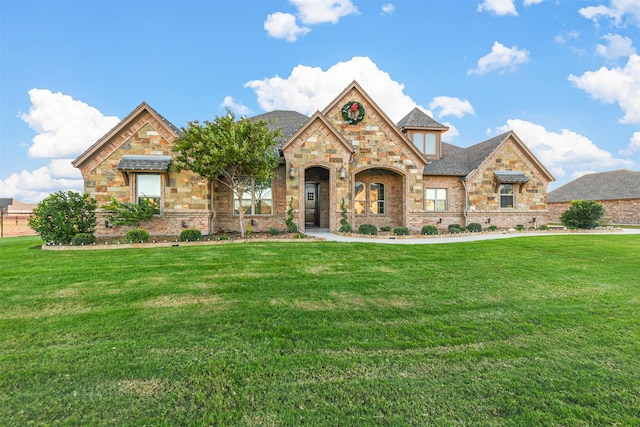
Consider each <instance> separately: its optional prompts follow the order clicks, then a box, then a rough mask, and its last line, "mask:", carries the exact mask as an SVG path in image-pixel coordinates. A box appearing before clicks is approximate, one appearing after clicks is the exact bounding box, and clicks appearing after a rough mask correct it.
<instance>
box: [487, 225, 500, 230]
mask: <svg viewBox="0 0 640 427" xmlns="http://www.w3.org/2000/svg"><path fill="white" fill-rule="evenodd" d="M497 229H498V226H497V225H490V226H489V227H487V230H489V231H496V230H497Z"/></svg>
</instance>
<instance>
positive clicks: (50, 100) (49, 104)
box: [20, 89, 120, 158]
mask: <svg viewBox="0 0 640 427" xmlns="http://www.w3.org/2000/svg"><path fill="white" fill-rule="evenodd" d="M29 98H30V100H31V107H30V108H29V113H22V114H20V118H21V119H22V120H23V121H24V122H25V123H27V124H28V125H29V127H31V129H33V130H34V131H36V132H37V133H38V134H37V135H36V136H35V137H34V138H33V145H32V146H31V147H29V156H30V157H48V158H57V157H72V156H77V155H79V154H81V153H82V152H83V151H84V150H86V149H87V148H89V147H90V146H91V145H92V144H93V143H94V142H96V141H97V140H98V139H100V138H101V137H102V136H104V135H105V134H106V133H107V132H108V131H109V130H111V129H112V128H113V127H114V126H115V125H116V124H118V122H119V121H120V120H119V119H118V118H117V117H113V116H104V115H103V114H102V113H101V112H100V111H98V110H97V109H95V108H94V107H91V106H89V105H87V104H85V103H84V102H80V101H76V100H75V99H73V98H72V97H70V96H69V95H63V94H62V93H60V92H58V93H53V92H51V91H50V90H47V89H31V90H30V91H29Z"/></svg>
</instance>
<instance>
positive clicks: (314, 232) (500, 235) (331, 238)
mask: <svg viewBox="0 0 640 427" xmlns="http://www.w3.org/2000/svg"><path fill="white" fill-rule="evenodd" d="M305 234H307V235H309V236H313V237H316V238H319V239H324V240H326V241H327V242H359V243H383V244H396V245H398V244H400V245H417V244H420V245H433V244H439V243H461V242H475V241H479V240H492V239H509V238H513V237H531V236H557V235H562V236H570V235H571V236H590V235H594V234H640V229H634V228H623V229H612V230H594V231H575V232H572V231H513V232H508V231H505V232H492V233H463V234H458V235H450V234H447V235H438V236H424V237H416V238H411V237H404V236H402V237H400V236H398V237H395V236H389V237H375V236H370V237H365V236H363V237H356V236H344V235H341V234H335V233H331V232H330V231H329V230H328V229H326V228H324V229H323V228H312V229H309V230H306V231H305Z"/></svg>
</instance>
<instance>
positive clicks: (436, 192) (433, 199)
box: [425, 188, 447, 211]
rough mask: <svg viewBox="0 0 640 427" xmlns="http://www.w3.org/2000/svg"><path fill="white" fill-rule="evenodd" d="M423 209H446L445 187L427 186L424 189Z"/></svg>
mask: <svg viewBox="0 0 640 427" xmlns="http://www.w3.org/2000/svg"><path fill="white" fill-rule="evenodd" d="M425 209H426V210H428V211H446V210H447V189H446V188H427V189H426V190H425Z"/></svg>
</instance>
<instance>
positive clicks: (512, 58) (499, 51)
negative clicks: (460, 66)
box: [467, 42, 529, 74]
mask: <svg viewBox="0 0 640 427" xmlns="http://www.w3.org/2000/svg"><path fill="white" fill-rule="evenodd" d="M527 62H529V51H527V50H525V49H522V50H519V49H518V48H517V47H516V46H513V47H511V48H508V47H506V46H503V45H502V44H500V43H499V42H494V43H493V47H492V48H491V53H489V54H487V55H485V56H483V57H482V58H480V59H478V66H477V67H476V68H474V69H471V70H469V71H468V72H467V74H486V73H488V72H490V71H496V70H500V72H501V73H503V72H504V71H505V70H515V69H516V68H518V65H520V64H526V63H527Z"/></svg>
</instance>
